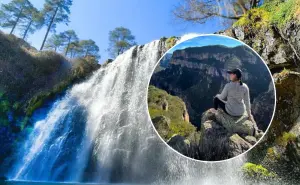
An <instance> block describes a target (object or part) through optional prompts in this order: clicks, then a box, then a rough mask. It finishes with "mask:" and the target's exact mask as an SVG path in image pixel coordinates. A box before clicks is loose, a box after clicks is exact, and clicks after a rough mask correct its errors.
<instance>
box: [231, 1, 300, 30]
mask: <svg viewBox="0 0 300 185" xmlns="http://www.w3.org/2000/svg"><path fill="white" fill-rule="evenodd" d="M299 14H300V2H299V1H298V0H286V1H282V0H274V1H268V2H266V3H264V4H263V5H262V6H261V7H258V8H254V9H251V10H249V11H248V12H247V13H246V14H245V15H243V16H242V17H241V18H240V19H239V20H238V21H237V22H235V23H234V25H233V26H234V27H235V26H246V27H248V28H249V30H252V31H254V30H257V31H259V29H262V28H265V27H269V26H272V25H274V26H277V27H282V26H284V25H285V24H286V23H287V22H288V21H290V20H292V19H297V18H298V17H299Z"/></svg>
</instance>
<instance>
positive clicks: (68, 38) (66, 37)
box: [61, 30, 78, 56]
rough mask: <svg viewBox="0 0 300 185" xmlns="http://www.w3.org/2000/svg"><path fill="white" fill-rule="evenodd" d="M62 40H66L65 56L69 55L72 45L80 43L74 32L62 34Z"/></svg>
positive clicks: (68, 31) (69, 31)
mask: <svg viewBox="0 0 300 185" xmlns="http://www.w3.org/2000/svg"><path fill="white" fill-rule="evenodd" d="M61 36H62V38H64V40H65V45H66V48H65V56H67V55H68V52H69V50H70V47H71V43H77V42H78V36H77V34H76V33H75V31H74V30H67V31H64V32H62V33H61Z"/></svg>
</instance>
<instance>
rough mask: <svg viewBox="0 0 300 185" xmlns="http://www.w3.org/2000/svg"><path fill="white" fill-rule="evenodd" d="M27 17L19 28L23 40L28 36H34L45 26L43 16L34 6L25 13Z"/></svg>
mask: <svg viewBox="0 0 300 185" xmlns="http://www.w3.org/2000/svg"><path fill="white" fill-rule="evenodd" d="M25 15H26V16H25V17H26V18H25V19H24V20H23V21H22V22H21V25H20V26H19V27H20V30H21V33H22V38H23V39H26V37H27V36H28V34H33V33H34V32H35V31H36V30H38V29H40V28H41V27H42V26H43V24H44V17H43V14H42V13H41V12H40V11H38V10H37V9H36V8H35V7H33V6H32V7H30V8H28V9H27V10H26V11H25Z"/></svg>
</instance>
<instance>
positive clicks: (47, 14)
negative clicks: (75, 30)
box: [40, 0, 73, 50]
mask: <svg viewBox="0 0 300 185" xmlns="http://www.w3.org/2000/svg"><path fill="white" fill-rule="evenodd" d="M72 3H73V0H45V4H44V8H43V10H42V12H43V15H44V20H45V22H44V24H45V25H46V26H47V32H46V35H45V37H44V40H43V43H42V46H41V49H40V50H43V48H44V45H45V43H46V41H47V38H48V35H49V32H51V31H52V32H55V29H56V25H57V24H58V23H65V24H68V23H69V22H70V20H69V15H70V7H71V5H72Z"/></svg>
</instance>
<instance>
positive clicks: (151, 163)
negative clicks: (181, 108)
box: [8, 41, 245, 185]
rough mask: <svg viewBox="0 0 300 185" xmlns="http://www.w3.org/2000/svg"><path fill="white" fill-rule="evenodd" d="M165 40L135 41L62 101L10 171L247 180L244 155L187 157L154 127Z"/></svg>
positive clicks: (98, 177)
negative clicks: (154, 90)
mask: <svg viewBox="0 0 300 185" xmlns="http://www.w3.org/2000/svg"><path fill="white" fill-rule="evenodd" d="M164 51H165V46H164V42H163V41H153V42H151V43H149V44H146V45H144V46H136V47H133V48H131V49H130V50H128V51H127V52H125V53H124V54H122V55H120V56H119V57H117V59H116V60H115V61H114V62H112V63H110V64H108V65H107V66H106V67H102V68H101V69H99V70H98V71H97V72H95V74H94V75H93V76H92V77H91V78H90V79H88V80H86V81H85V82H83V83H81V84H78V85H75V86H74V87H73V88H72V89H70V90H69V91H68V92H67V93H66V95H65V96H64V97H63V98H61V99H59V100H57V101H56V102H55V103H54V104H53V106H52V108H51V110H50V111H49V112H48V114H47V116H46V117H45V118H44V119H43V120H40V121H38V122H36V123H35V126H34V130H33V132H32V133H31V135H30V136H29V137H28V140H27V141H26V142H25V143H24V146H23V148H22V150H21V152H20V154H19V157H18V160H17V162H16V164H15V165H14V168H13V169H12V171H11V172H10V173H9V175H8V176H9V177H10V178H11V179H15V180H35V181H70V182H71V181H73V182H74V181H92V182H135V183H136V182H156V183H158V184H159V183H162V182H164V183H163V184H177V183H178V184H195V183H199V184H221V183H222V184H224V185H225V184H243V182H242V180H240V177H239V176H238V175H237V174H238V173H237V170H238V169H239V168H240V166H241V164H242V163H243V162H244V161H245V159H244V157H243V156H241V157H238V158H234V159H232V160H228V161H224V162H218V163H204V162H199V161H194V160H191V159H188V158H186V157H184V156H182V155H180V154H179V153H177V152H175V151H174V150H173V149H171V148H169V147H168V146H167V145H166V144H165V143H163V141H161V140H160V139H159V136H158V135H157V134H156V132H155V131H154V128H153V126H152V123H151V120H150V117H149V115H148V109H147V104H146V97H147V86H148V82H149V79H150V77H151V75H152V71H153V70H154V68H155V64H156V63H157V62H158V60H159V58H160V57H161V55H162V54H163V53H164Z"/></svg>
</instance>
